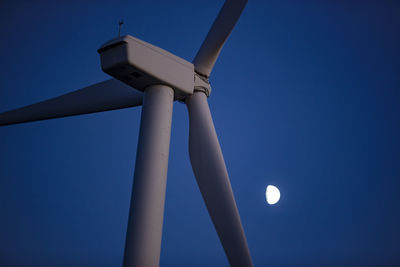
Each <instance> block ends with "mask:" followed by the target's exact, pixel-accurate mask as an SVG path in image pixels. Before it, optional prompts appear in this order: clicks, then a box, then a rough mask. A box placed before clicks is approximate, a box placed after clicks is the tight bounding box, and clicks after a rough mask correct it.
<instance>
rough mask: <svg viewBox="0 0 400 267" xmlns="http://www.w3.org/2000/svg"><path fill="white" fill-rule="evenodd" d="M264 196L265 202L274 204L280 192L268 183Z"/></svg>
mask: <svg viewBox="0 0 400 267" xmlns="http://www.w3.org/2000/svg"><path fill="white" fill-rule="evenodd" d="M265 198H266V199H267V203H268V204H270V205H274V204H276V203H277V202H278V201H279V199H280V198H281V193H280V192H279V189H278V188H277V187H276V186H273V185H268V186H267V189H266V190H265Z"/></svg>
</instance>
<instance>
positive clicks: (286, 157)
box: [0, 0, 400, 266]
mask: <svg viewBox="0 0 400 267" xmlns="http://www.w3.org/2000/svg"><path fill="white" fill-rule="evenodd" d="M222 5H223V1H222V0H219V1H211V0H209V1H183V0H182V1H134V0H126V1H19V0H14V1H1V2H0V36H1V42H0V54H1V64H0V112H3V111H7V110H10V109H13V108H17V107H20V106H23V105H27V104H31V103H34V102H37V101H41V100H44V99H46V98H50V97H54V96H58V95H60V94H64V93H67V92H70V91H73V90H77V89H79V88H82V87H84V86H87V85H90V84H93V83H96V82H100V81H103V80H105V79H108V78H109V76H108V75H106V74H105V73H103V72H102V71H101V67H100V60H99V55H98V53H97V49H98V48H99V47H100V46H101V45H102V44H103V43H104V42H106V41H108V40H109V39H112V38H114V37H115V36H116V35H117V33H118V21H119V20H120V19H121V18H123V19H124V21H125V24H124V26H123V28H122V33H123V34H131V35H133V36H135V37H138V38H140V39H142V40H144V41H146V42H150V43H152V44H154V45H157V46H159V47H161V48H163V49H166V50H168V51H170V52H172V53H174V54H176V55H178V56H180V57H182V58H184V59H186V60H188V61H191V60H192V59H193V57H194V56H195V54H196V52H197V50H198V48H199V47H200V45H201V43H202V41H203V39H204V37H205V36H206V34H207V32H208V30H209V28H210V26H211V24H212V22H213V20H214V19H215V17H216V15H217V14H218V12H219V9H220V8H221V7H222ZM399 29H400V4H399V2H398V1H261V0H260V1H251V0H250V1H249V3H248V4H247V6H246V8H245V10H244V12H243V14H242V16H241V18H240V20H239V22H238V24H237V26H236V27H235V29H234V31H233V32H232V35H231V36H230V38H229V39H228V41H227V43H226V44H225V46H224V49H223V50H222V53H221V55H220V57H219V59H218V61H217V63H216V65H215V68H214V70H213V72H212V75H211V79H210V81H211V85H212V90H213V91H212V93H211V96H210V97H209V104H210V109H211V111H212V113H213V116H214V123H215V127H216V131H217V134H218V136H219V140H220V143H221V147H222V151H223V153H224V156H225V161H226V165H227V168H228V172H229V174H230V179H231V183H232V188H233V191H234V194H235V197H236V201H237V206H238V209H239V212H240V215H241V219H242V223H243V226H244V230H245V233H246V236H247V240H248V244H249V248H250V252H251V255H252V258H253V261H254V264H255V266H267V265H271V266H275V265H278V264H281V265H293V264H299V265H306V266H320V265H321V264H324V265H332V266H337V265H342V264H348V265H351V266H358V265H366V264H372V265H388V264H391V265H398V264H400V241H399V240H400V227H399V225H400V162H399V160H400V116H399V114H400V49H399V48H400V34H399ZM139 123H140V108H129V109H124V110H118V111H110V112H103V113H96V114H91V115H83V116H75V117H68V118H62V119H54V120H48V121H41V122H33V123H26V124H19V125H14V126H5V127H0V265H1V266H10V265H13V264H22V265H29V266H90V265H92V266H101V265H104V266H121V264H122V258H123V250H124V241H125V232H126V226H127V219H128V211H129V203H130V194H131V187H132V182H133V172H134V163H135V154H136V146H137V138H138V131H139ZM268 184H273V185H276V186H277V187H278V188H279V189H280V190H281V200H280V202H278V204H276V205H274V206H269V205H268V204H267V203H266V201H265V195H264V194H265V188H266V186H267V185H268ZM160 266H228V261H227V259H226V257H225V254H224V251H223V248H222V246H221V244H220V242H219V240H218V237H217V234H216V232H215V230H214V228H213V225H212V222H211V219H210V218H209V216H208V213H207V210H206V207H205V204H204V202H203V200H202V198H201V194H200V191H199V189H198V188H197V184H196V182H195V178H194V175H193V173H192V170H191V166H190V161H189V156H188V114H187V110H186V107H185V106H184V105H183V104H182V103H178V102H176V103H175V104H174V111H173V122H172V135H171V147H170V161H169V169H168V178H167V193H166V206H165V217H164V231H163V241H162V248H161V260H160Z"/></svg>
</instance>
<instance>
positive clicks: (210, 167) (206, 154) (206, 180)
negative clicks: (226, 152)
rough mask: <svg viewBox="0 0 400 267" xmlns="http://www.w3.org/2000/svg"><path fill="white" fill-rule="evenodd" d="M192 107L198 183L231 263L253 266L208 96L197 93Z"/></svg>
mask: <svg viewBox="0 0 400 267" xmlns="http://www.w3.org/2000/svg"><path fill="white" fill-rule="evenodd" d="M186 105H187V107H188V110H189V121H190V122H189V123H190V125H189V132H190V133H189V154H190V161H191V163H192V168H193V172H194V174H195V176H196V180H197V184H198V186H199V188H200V192H201V194H202V196H203V199H204V201H205V203H206V206H207V209H208V212H209V214H210V216H211V219H212V221H213V223H214V227H215V229H216V231H217V233H218V236H219V239H220V241H221V243H222V246H223V247H224V250H225V253H226V255H227V257H228V261H229V263H230V264H231V266H253V264H252V260H251V256H250V252H249V249H248V246H247V241H246V237H245V234H244V231H243V227H242V223H241V221H240V216H239V211H238V209H237V207H236V202H235V198H234V196H233V192H232V188H231V184H230V181H229V176H228V172H227V170H226V166H225V161H224V157H223V155H222V151H221V147H220V145H219V142H218V138H217V134H216V132H215V128H214V124H213V121H212V117H211V113H210V109H209V107H208V103H207V97H206V95H205V94H204V93H202V92H196V93H194V94H193V95H192V96H190V97H188V98H187V100H186Z"/></svg>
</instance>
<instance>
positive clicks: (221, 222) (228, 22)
mask: <svg viewBox="0 0 400 267" xmlns="http://www.w3.org/2000/svg"><path fill="white" fill-rule="evenodd" d="M246 3H247V0H226V1H225V3H224V5H223V7H222V9H221V10H220V12H219V14H218V16H217V18H216V19H215V21H214V23H213V25H212V27H211V29H210V31H209V32H208V34H207V36H206V38H205V40H204V42H203V44H202V45H201V47H200V49H199V51H198V52H197V54H196V56H195V58H194V60H193V62H192V63H191V62H188V61H186V60H184V59H182V58H180V57H178V56H176V55H173V54H171V53H169V52H167V51H165V50H163V49H161V48H159V47H156V46H154V45H152V44H149V43H147V42H144V41H142V40H139V39H137V38H135V37H132V36H129V35H125V36H122V37H120V36H118V37H117V38H115V39H112V40H110V41H109V42H107V43H105V44H104V45H102V46H101V47H100V49H99V50H98V52H99V54H100V59H101V65H102V69H103V71H104V72H106V73H107V74H109V75H111V76H112V77H114V78H113V79H110V80H106V81H103V82H100V83H97V84H94V85H91V86H88V87H85V88H82V89H79V90H77V91H74V92H71V93H68V94H65V95H62V96H59V97H55V98H52V99H49V100H46V101H42V102H39V103H36V104H32V105H29V106H25V107H22V108H19V109H15V110H12V111H8V112H4V113H1V114H0V125H11V124H16V123H23V122H31V121H38V120H46V119H51V118H60V117H65V116H72V115H80V114H87V113H93V112H100V111H107V110H114V109H121V108H127V107H134V106H140V105H142V106H143V107H142V114H141V125H140V133H139V140H138V148H137V154H136V163H135V173H134V183H133V190H132V199H131V206H130V212H129V220H128V228H127V233H126V243H125V252H124V266H158V264H159V258H160V249H161V236H162V223H163V215H164V201H165V190H166V177H167V168H168V157H169V144H170V134H171V119H172V107H173V101H174V100H179V101H182V102H184V103H185V104H186V106H187V108H188V111H189V155H190V161H191V164H192V168H193V172H194V174H195V177H196V180H197V184H198V186H199V188H200V192H201V194H202V196H203V199H204V201H205V203H206V206H207V209H208V212H209V214H210V217H211V219H212V222H213V224H214V227H215V229H216V231H217V233H218V236H219V239H220V241H221V244H222V246H223V248H224V250H225V253H226V256H227V258H228V261H229V263H230V264H231V265H232V266H252V265H253V264H252V259H251V256H250V252H249V249H248V246H247V241H246V237H245V234H244V230H243V227H242V224H241V220H240V216H239V212H238V209H237V206H236V202H235V199H234V196H233V192H232V188H231V184H230V181H229V176H228V172H227V169H226V166H225V162H224V158H223V155H222V151H221V148H220V145H219V142H218V138H217V134H216V132H215V128H214V124H213V120H212V116H211V112H210V109H209V106H208V102H207V98H208V97H209V96H210V93H211V86H210V83H209V77H210V74H211V71H212V69H213V66H214V64H215V62H216V60H217V58H218V55H219V53H220V51H221V49H222V46H223V45H224V43H225V41H226V39H227V38H228V36H229V35H230V33H231V31H232V29H233V27H234V26H235V24H236V22H237V20H238V19H239V17H240V14H241V13H242V11H243V9H244V7H245V5H246Z"/></svg>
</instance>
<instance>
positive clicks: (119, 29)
mask: <svg viewBox="0 0 400 267" xmlns="http://www.w3.org/2000/svg"><path fill="white" fill-rule="evenodd" d="M122 24H124V20H123V19H120V20H119V22H118V37H120V36H121V28H122Z"/></svg>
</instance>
